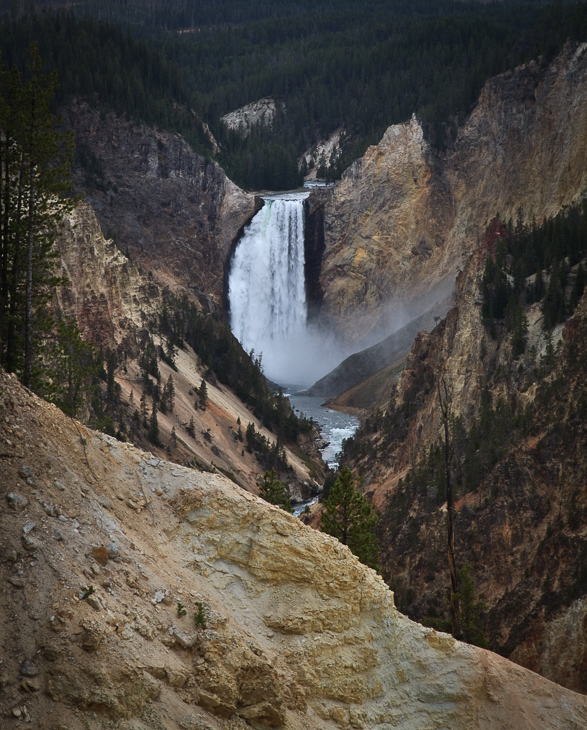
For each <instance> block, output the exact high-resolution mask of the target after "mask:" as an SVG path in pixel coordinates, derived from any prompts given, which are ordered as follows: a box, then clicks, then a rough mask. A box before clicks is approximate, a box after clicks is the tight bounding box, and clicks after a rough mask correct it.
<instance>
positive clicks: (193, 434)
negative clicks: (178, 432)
mask: <svg viewBox="0 0 587 730" xmlns="http://www.w3.org/2000/svg"><path fill="white" fill-rule="evenodd" d="M186 431H187V432H188V433H189V435H190V436H191V437H192V438H195V437H196V424H195V423H194V417H193V416H192V417H191V418H190V422H189V425H188V426H187V428H186Z"/></svg>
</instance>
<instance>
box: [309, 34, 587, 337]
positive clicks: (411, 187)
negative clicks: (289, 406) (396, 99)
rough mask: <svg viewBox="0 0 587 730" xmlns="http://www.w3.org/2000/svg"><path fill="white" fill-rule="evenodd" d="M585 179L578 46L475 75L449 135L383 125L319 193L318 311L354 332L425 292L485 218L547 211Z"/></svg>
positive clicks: (576, 192)
mask: <svg viewBox="0 0 587 730" xmlns="http://www.w3.org/2000/svg"><path fill="white" fill-rule="evenodd" d="M586 189H587V53H585V46H584V45H583V46H580V47H579V48H572V47H571V46H568V47H566V48H565V50H564V51H563V52H562V53H561V55H560V56H559V57H558V58H557V59H555V61H553V63H552V64H551V65H550V66H549V67H548V68H546V69H544V68H540V67H539V66H538V65H537V64H536V63H534V62H533V63H530V64H528V65H526V66H522V67H520V68H517V69H516V70H515V71H513V72H512V71H510V72H507V73H505V74H502V75H501V76H498V77H496V78H494V79H492V80H490V81H489V82H487V84H486V85H485V88H484V89H483V91H482V93H481V96H480V98H479V102H478V104H477V106H476V108H475V109H474V111H473V112H472V114H471V115H470V117H469V119H468V120H467V122H466V123H465V124H464V126H463V127H462V128H461V130H460V132H459V135H458V138H457V140H456V143H455V146H454V148H453V149H452V150H450V151H448V152H446V153H442V154H440V153H438V152H436V151H434V150H433V149H432V148H431V147H430V145H429V144H428V143H427V142H426V141H425V139H424V134H423V131H422V128H421V126H420V124H419V122H418V121H417V120H416V119H415V118H414V117H413V118H412V119H411V120H410V121H409V122H406V123H405V124H399V125H395V126H393V127H390V128H389V129H388V130H387V131H386V133H385V134H384V136H383V139H382V140H381V142H380V143H379V144H378V145H377V146H375V147H370V148H369V149H368V150H367V152H366V153H365V155H364V157H363V158H362V159H360V160H357V162H355V163H354V164H353V165H352V166H351V167H350V168H349V169H348V170H347V171H346V172H345V173H344V175H343V178H342V180H341V181H340V182H339V183H337V184H336V186H335V188H334V190H333V192H332V194H331V196H330V198H329V200H328V201H327V202H326V205H325V253H324V260H323V266H322V272H321V285H322V289H323V292H324V307H323V313H324V316H325V318H326V319H327V321H329V322H330V323H331V325H332V326H333V327H334V328H336V329H337V330H338V331H339V332H340V333H341V334H342V335H343V336H344V337H346V338H347V339H348V340H351V341H359V340H361V338H363V337H364V336H365V335H366V334H367V333H368V332H369V331H370V330H372V329H374V328H375V327H376V326H377V325H379V326H381V327H382V328H383V331H385V332H387V331H390V330H391V329H393V324H394V322H396V321H397V320H398V319H401V318H402V317H403V316H405V315H404V314H403V313H402V308H405V309H406V310H407V312H408V313H411V314H412V315H413V316H415V314H417V313H419V312H420V311H423V309H425V308H426V307H427V306H429V305H430V304H432V302H433V301H434V300H435V298H439V295H440V294H442V293H443V292H445V291H446V287H447V286H448V287H450V286H451V285H452V282H453V281H454V276H455V273H456V271H457V267H458V266H459V264H460V262H461V259H462V254H463V252H464V251H471V250H473V249H474V248H475V247H476V246H477V245H478V242H479V240H480V239H481V236H482V234H483V231H484V230H485V228H486V226H487V222H488V221H489V220H490V219H491V218H493V217H494V216H495V215H496V214H498V213H499V214H500V215H501V217H502V219H503V220H507V219H509V218H512V219H513V220H514V221H515V220H516V219H517V217H518V215H521V216H522V218H523V219H524V220H526V221H530V220H532V218H533V217H535V218H536V219H537V220H541V219H542V218H543V217H544V216H551V215H554V214H556V213H557V212H558V211H559V210H560V209H561V207H563V206H564V205H568V204H570V203H572V202H573V201H574V200H576V199H577V198H578V197H580V195H581V194H582V192H584V191H585V190H586Z"/></svg>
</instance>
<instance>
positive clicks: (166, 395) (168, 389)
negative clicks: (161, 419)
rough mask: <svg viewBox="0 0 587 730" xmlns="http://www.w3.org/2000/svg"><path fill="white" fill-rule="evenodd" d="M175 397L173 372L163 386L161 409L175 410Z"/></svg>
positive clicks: (164, 411) (165, 411) (165, 410)
mask: <svg viewBox="0 0 587 730" xmlns="http://www.w3.org/2000/svg"><path fill="white" fill-rule="evenodd" d="M174 399H175V386H174V384H173V377H172V376H171V374H170V375H169V377H168V378H167V382H166V383H165V386H164V388H163V394H162V396H161V410H162V412H163V413H167V411H170V412H173V405H174Z"/></svg>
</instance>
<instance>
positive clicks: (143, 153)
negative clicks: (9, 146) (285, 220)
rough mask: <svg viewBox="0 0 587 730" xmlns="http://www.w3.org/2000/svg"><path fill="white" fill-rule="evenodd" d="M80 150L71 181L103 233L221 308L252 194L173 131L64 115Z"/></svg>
mask: <svg viewBox="0 0 587 730" xmlns="http://www.w3.org/2000/svg"><path fill="white" fill-rule="evenodd" d="M67 119H68V122H69V123H70V125H71V126H72V128H73V130H74V132H75V137H76V145H77V149H78V160H79V164H78V166H77V185H78V188H79V189H80V190H82V191H83V192H84V193H85V194H86V196H87V199H88V201H89V202H90V204H91V205H92V207H93V209H94V211H95V213H96V215H97V217H98V221H99V223H100V225H101V227H102V230H103V231H104V233H105V235H106V237H107V238H112V239H114V241H115V243H116V245H117V246H118V248H119V249H120V250H121V251H123V252H125V253H126V252H128V253H129V254H130V255H131V257H132V258H133V259H134V260H135V261H136V262H137V263H138V264H140V266H141V267H142V268H143V269H144V270H145V272H148V271H151V272H152V274H153V276H154V278H155V280H156V281H157V282H158V283H159V284H161V285H163V286H165V285H169V286H170V287H171V288H172V289H175V290H177V289H178V288H179V289H180V290H181V289H184V290H187V291H188V292H190V293H191V294H192V295H196V296H198V297H199V298H200V300H201V302H202V303H203V304H205V305H207V306H209V307H212V308H214V307H218V308H219V309H221V301H222V289H223V276H224V267H225V264H226V261H227V258H228V256H229V254H230V250H231V246H232V243H233V240H234V239H235V237H236V236H237V234H238V232H239V231H240V229H241V228H242V226H243V225H244V224H245V223H246V221H247V220H248V219H249V218H250V217H251V216H252V215H253V214H254V212H255V208H256V203H255V199H254V197H253V196H250V195H247V194H245V193H244V192H243V191H242V190H240V188H238V187H237V186H236V185H234V183H232V182H231V181H230V180H229V179H228V178H227V177H226V175H225V174H224V172H223V171H222V169H221V168H220V167H219V166H218V165H217V164H216V163H215V162H211V161H209V160H206V159H204V158H203V157H200V156H199V155H196V154H195V153H194V152H193V151H192V150H191V148H190V147H189V145H187V143H186V142H185V141H184V140H183V139H182V138H181V137H179V136H178V135H174V134H170V133H168V132H160V131H156V130H151V129H148V128H146V127H144V126H142V125H137V124H133V123H131V122H126V121H124V120H121V119H118V118H116V117H114V116H113V115H111V114H106V115H102V116H100V115H99V114H98V112H95V111H92V110H90V109H89V108H88V107H86V106H84V105H78V106H75V107H72V108H70V109H69V110H68V112H67Z"/></svg>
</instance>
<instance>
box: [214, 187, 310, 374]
mask: <svg viewBox="0 0 587 730" xmlns="http://www.w3.org/2000/svg"><path fill="white" fill-rule="evenodd" d="M307 196H308V193H294V194H287V195H279V196H277V195H275V196H267V197H265V198H263V199H264V201H265V205H264V206H263V208H262V209H261V210H260V211H259V212H258V213H257V215H256V216H255V217H254V218H253V219H252V220H251V222H250V223H249V225H248V226H247V228H246V230H245V232H244V234H243V237H242V238H241V240H240V242H239V244H238V246H237V248H236V250H235V252H234V255H233V258H232V263H231V267H230V275H229V280H228V299H229V303H230V318H231V327H232V331H233V333H234V334H235V336H236V337H237V338H238V340H239V341H240V342H241V344H242V345H243V347H244V348H245V350H247V351H248V352H250V351H251V350H254V351H255V353H256V354H257V355H261V354H262V355H263V363H264V366H265V371H266V373H267V375H268V376H269V377H270V378H276V379H281V380H282V381H283V375H284V371H283V366H284V354H285V352H286V351H287V352H289V351H290V350H291V347H289V346H288V345H291V343H292V342H293V341H294V340H296V339H298V338H299V337H300V336H302V337H303V334H304V332H305V327H306V316H307V307H306V286H305V277H304V206H303V202H304V199H305V198H306V197H307ZM298 354H299V353H298ZM286 377H287V376H286Z"/></svg>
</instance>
